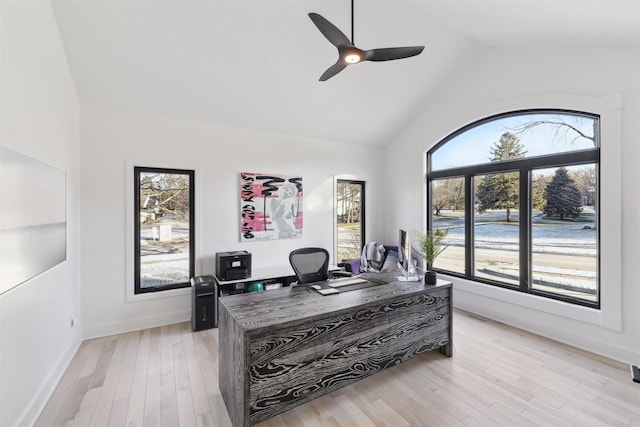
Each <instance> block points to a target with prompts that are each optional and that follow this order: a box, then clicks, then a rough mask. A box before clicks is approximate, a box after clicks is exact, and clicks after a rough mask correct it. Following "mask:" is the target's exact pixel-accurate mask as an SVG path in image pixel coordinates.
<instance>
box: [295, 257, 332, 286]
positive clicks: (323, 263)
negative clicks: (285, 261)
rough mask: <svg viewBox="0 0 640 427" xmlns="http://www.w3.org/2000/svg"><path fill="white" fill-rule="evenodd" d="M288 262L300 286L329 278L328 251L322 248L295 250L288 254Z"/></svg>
mask: <svg viewBox="0 0 640 427" xmlns="http://www.w3.org/2000/svg"><path fill="white" fill-rule="evenodd" d="M289 262H290V263H291V267H292V268H293V271H295V273H296V276H298V284H300V285H304V284H306V283H313V282H319V281H322V280H327V279H328V278H329V251H327V250H326V249H324V248H300V249H296V250H294V251H291V253H290V254H289Z"/></svg>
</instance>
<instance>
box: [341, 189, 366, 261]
mask: <svg viewBox="0 0 640 427" xmlns="http://www.w3.org/2000/svg"><path fill="white" fill-rule="evenodd" d="M335 214H336V224H337V230H336V233H337V247H338V261H339V262H342V261H348V260H350V259H354V258H358V257H359V256H360V254H361V253H362V247H363V246H364V243H365V242H364V181H353V180H342V179H339V180H338V182H337V186H336V212H335Z"/></svg>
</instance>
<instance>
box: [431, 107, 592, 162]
mask: <svg viewBox="0 0 640 427" xmlns="http://www.w3.org/2000/svg"><path fill="white" fill-rule="evenodd" d="M548 119H550V120H555V121H557V120H558V119H561V120H563V121H564V122H565V123H568V124H570V125H571V126H574V127H576V128H578V129H580V130H581V131H582V132H583V133H585V134H586V135H592V134H593V120H594V119H593V118H591V117H583V116H577V115H569V114H558V113H553V114H549V113H535V114H531V113H529V114H525V115H517V116H507V117H502V118H498V119H496V120H492V121H489V122H485V123H483V124H480V125H476V126H475V127H471V128H470V129H468V130H466V131H464V132H462V133H460V134H459V135H456V136H454V137H453V138H451V139H450V140H449V141H448V142H447V143H445V144H443V145H442V146H441V147H439V148H438V149H437V150H435V151H434V152H433V154H432V158H431V162H432V163H431V164H432V168H433V170H441V169H448V168H451V167H459V166H469V165H473V164H482V163H488V162H489V161H490V157H491V148H492V147H493V145H494V144H495V143H496V142H498V141H499V140H500V136H501V135H502V134H503V133H504V132H511V133H515V132H516V131H515V130H514V129H515V128H518V127H519V126H522V125H523V124H525V123H527V122H529V121H534V120H535V121H537V120H548ZM560 129H561V130H563V131H564V130H566V129H567V128H566V127H561V128H560ZM557 130H558V127H556V126H552V125H549V124H544V125H540V126H536V127H533V128H531V129H528V130H526V131H524V132H522V133H520V134H517V135H516V136H517V137H518V138H519V139H520V144H521V145H522V146H523V151H526V152H527V153H526V154H525V157H534V156H539V155H545V154H552V153H560V152H567V151H574V150H583V149H589V148H593V142H592V141H591V140H589V139H586V138H582V137H580V138H578V139H576V140H574V141H572V140H573V139H574V137H575V136H577V133H576V132H574V131H573V130H569V131H568V132H566V134H564V133H563V132H557Z"/></svg>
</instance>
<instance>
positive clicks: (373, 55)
mask: <svg viewBox="0 0 640 427" xmlns="http://www.w3.org/2000/svg"><path fill="white" fill-rule="evenodd" d="M423 49H424V46H407V47H387V48H382V49H371V50H367V51H366V54H365V57H364V58H363V59H364V60H365V61H376V62H377V61H391V60H394V59H402V58H409V57H411V56H416V55H419V54H420V53H421V52H422V50H423Z"/></svg>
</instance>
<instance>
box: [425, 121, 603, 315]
mask: <svg viewBox="0 0 640 427" xmlns="http://www.w3.org/2000/svg"><path fill="white" fill-rule="evenodd" d="M540 113H542V114H569V115H578V116H583V117H588V118H591V119H595V120H597V121H598V135H597V140H598V142H601V133H600V128H601V126H600V125H601V124H600V115H599V114H594V113H588V112H584V111H575V110H563V109H528V110H517V111H510V112H507V113H502V114H496V115H492V116H489V117H485V118H483V119H480V120H477V121H475V122H473V123H470V124H468V125H466V126H464V127H462V128H460V129H458V130H457V131H455V132H453V133H452V134H450V135H449V136H447V137H445V138H444V139H443V140H441V141H440V142H438V143H437V144H436V145H434V146H433V147H432V148H431V149H429V150H428V151H427V153H426V164H427V173H426V183H427V185H426V201H427V203H426V205H427V206H426V212H427V219H426V223H427V229H428V230H431V229H432V226H433V205H432V200H431V182H432V181H433V180H436V179H443V178H454V177H464V181H465V219H464V221H465V222H464V227H465V273H464V274H463V273H459V272H455V271H450V270H444V269H441V268H434V270H435V271H437V272H440V273H442V274H447V275H450V276H453V277H459V278H463V279H466V280H470V281H473V282H479V283H484V284H488V285H493V286H497V287H500V288H504V289H509V290H512V291H516V292H522V293H527V294H532V295H537V296H541V297H545V298H549V299H553V300H559V301H563V302H567V303H571V304H576V305H580V306H585V307H590V308H596V309H600V304H601V277H600V272H601V268H600V259H601V256H600V249H601V239H600V229H601V227H600V224H601V219H600V212H601V209H600V204H598V205H597V211H596V229H597V237H596V238H597V242H598V246H597V260H596V269H597V272H598V273H597V281H596V283H597V284H596V301H595V302H592V301H588V300H584V299H580V298H572V297H569V296H564V295H560V294H556V293H551V292H545V291H542V290H539V289H533V288H532V286H531V282H532V281H531V274H532V273H531V265H532V236H531V221H532V219H531V215H530V208H531V191H532V190H531V182H532V181H531V174H532V171H533V170H535V169H540V168H552V167H562V166H575V165H582V164H595V165H596V177H597V178H596V179H597V182H596V184H597V185H596V186H597V188H596V192H597V193H596V197H597V199H598V200H599V199H600V181H601V179H600V150H601V148H600V147H601V144H600V143H598V144H597V146H596V147H594V148H593V149H588V150H585V149H582V150H575V151H568V152H564V153H554V154H549V155H543V156H534V157H528V158H527V157H524V158H522V159H514V160H507V161H501V162H489V163H484V164H475V165H471V166H462V167H453V168H449V169H440V170H437V171H432V167H431V156H432V154H433V152H435V151H436V150H437V149H438V148H440V147H442V146H443V145H444V144H446V143H447V142H449V141H451V140H452V139H453V138H455V137H456V136H458V135H460V134H462V133H464V132H466V131H468V130H470V129H472V128H475V127H477V126H481V125H483V124H485V123H488V122H492V121H495V120H498V119H502V118H506V117H513V116H520V115H522V116H524V115H528V114H540ZM510 171H517V172H518V173H519V185H520V194H519V203H518V204H519V206H520V209H519V224H518V227H519V242H518V244H519V269H520V284H519V286H517V287H514V286H513V285H510V284H508V283H503V282H498V281H494V280H489V279H486V278H482V277H477V276H474V274H473V265H474V259H473V256H474V245H473V242H474V211H473V210H474V202H475V200H474V199H475V192H474V190H473V189H474V185H473V179H474V177H475V176H478V175H483V174H491V173H500V172H510ZM523 207H526V209H525V208H523Z"/></svg>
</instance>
